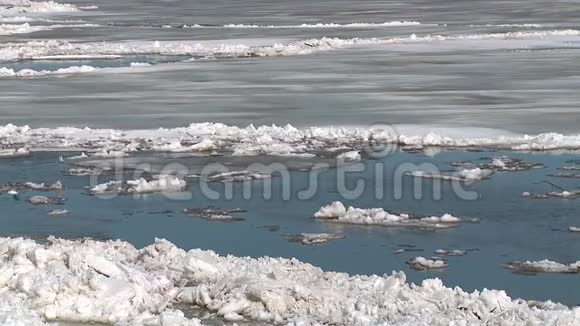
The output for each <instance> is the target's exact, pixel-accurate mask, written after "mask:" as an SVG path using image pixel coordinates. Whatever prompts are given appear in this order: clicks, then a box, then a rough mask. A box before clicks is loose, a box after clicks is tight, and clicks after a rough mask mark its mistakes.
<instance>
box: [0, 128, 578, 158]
mask: <svg viewBox="0 0 580 326" xmlns="http://www.w3.org/2000/svg"><path fill="white" fill-rule="evenodd" d="M184 142H186V143H190V144H192V145H188V146H185V147H184V145H183V143H184ZM368 144H399V145H415V146H440V147H495V148H508V149H513V150H556V149H578V148H580V135H562V134H554V133H550V134H540V135H536V136H528V135H523V136H509V137H508V136H497V137H495V138H471V137H469V135H468V134H465V135H463V136H455V137H449V136H444V135H441V134H436V133H434V132H432V131H430V130H429V129H424V130H415V131H413V134H407V135H405V134H399V135H397V134H392V133H390V132H385V131H384V130H383V129H374V128H338V127H310V128H302V129H298V128H295V127H293V126H291V125H286V126H284V127H278V126H260V127H255V126H253V125H250V126H248V127H246V128H240V127H235V126H228V125H224V124H220V123H194V124H191V125H189V126H188V127H184V128H173V129H163V128H160V129H157V130H114V129H90V128H73V127H61V128H52V129H50V128H37V129H34V128H30V127H28V126H15V125H12V124H8V125H5V126H0V145H4V146H12V147H16V146H20V147H24V146H30V147H31V148H34V149H43V148H45V149H46V148H62V149H66V148H75V149H76V148H87V149H93V150H95V149H98V150H99V151H100V152H104V153H109V152H110V151H113V152H121V153H123V152H125V151H126V152H134V151H137V150H154V151H177V152H183V151H199V150H208V149H210V148H211V149H228V150H231V151H233V152H234V154H236V155H256V154H257V153H267V154H277V155H289V154H294V155H295V154H304V153H307V152H309V151H315V152H318V151H325V150H326V149H332V148H336V147H339V146H342V147H347V148H360V147H363V146H364V145H368ZM349 155H350V154H349Z"/></svg>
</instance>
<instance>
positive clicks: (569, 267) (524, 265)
mask: <svg viewBox="0 0 580 326" xmlns="http://www.w3.org/2000/svg"><path fill="white" fill-rule="evenodd" d="M507 267H508V268H510V269H512V270H513V271H515V272H520V273H578V272H580V261H577V262H575V263H570V264H563V263H558V262H555V261H551V260H548V259H544V260H540V261H525V262H517V261H516V262H511V263H509V264H508V265H507Z"/></svg>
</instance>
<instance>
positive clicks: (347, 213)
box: [314, 201, 478, 228]
mask: <svg viewBox="0 0 580 326" xmlns="http://www.w3.org/2000/svg"><path fill="white" fill-rule="evenodd" d="M314 217H315V218H316V219H318V220H320V221H328V222H333V223H344V224H361V225H379V226H387V227H419V228H449V227H454V226H457V225H459V224H460V223H474V222H477V221H478V220H476V219H461V218H458V217H455V216H452V215H450V214H444V215H442V216H430V217H423V218H412V217H411V216H410V215H408V214H400V215H398V214H391V213H389V212H386V211H385V210H383V209H382V208H371V209H361V208H354V207H349V208H348V209H347V208H346V207H345V206H344V204H342V203H341V202H339V201H336V202H333V203H332V204H330V205H328V206H323V207H321V208H320V210H318V212H316V213H315V214H314Z"/></svg>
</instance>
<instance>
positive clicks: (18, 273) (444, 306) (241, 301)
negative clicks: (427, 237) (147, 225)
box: [0, 238, 580, 326]
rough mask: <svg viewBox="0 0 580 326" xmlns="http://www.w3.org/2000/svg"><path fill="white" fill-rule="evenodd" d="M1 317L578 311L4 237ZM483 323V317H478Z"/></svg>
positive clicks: (539, 316) (307, 317)
mask: <svg viewBox="0 0 580 326" xmlns="http://www.w3.org/2000/svg"><path fill="white" fill-rule="evenodd" d="M0 252H2V253H3V255H2V256H1V257H2V258H1V259H2V268H1V269H0V289H1V291H0V303H2V304H0V307H1V308H0V318H3V317H4V316H9V318H12V320H14V319H16V320H22V321H23V323H25V324H26V325H43V322H46V321H47V320H58V321H71V322H83V323H89V322H98V323H105V324H110V323H116V324H122V323H125V324H132V325H136V324H147V325H172V326H173V325H197V324H198V322H199V321H196V320H193V321H188V320H186V319H185V318H184V317H183V314H182V313H180V311H177V310H175V307H174V306H173V305H172V304H173V302H177V303H180V304H194V305H198V306H200V307H202V308H205V309H208V310H209V311H211V312H213V313H215V314H217V315H218V316H220V317H223V318H225V319H227V320H230V321H238V320H241V319H245V320H250V321H260V322H263V323H266V324H290V325H315V324H331V325H349V326H371V325H372V326H374V325H387V324H388V325H449V324H474V325H475V324H480V323H481V320H485V321H487V323H490V324H506V325H507V324H509V325H526V324H541V325H555V324H560V325H562V324H567V325H574V324H578V323H579V322H580V308H576V309H570V308H567V307H565V306H564V305H559V304H554V303H543V304H539V305H532V304H528V303H527V302H526V301H524V300H512V299H511V298H510V297H508V296H507V294H506V293H505V292H503V291H495V290H483V291H481V292H474V293H467V292H464V291H463V290H462V289H460V288H458V287H455V288H448V287H445V286H444V285H443V283H442V282H441V281H440V280H438V279H429V280H425V281H423V282H422V283H421V284H420V285H413V284H408V283H407V282H406V277H405V274H404V273H402V272H399V273H393V274H392V275H383V276H376V275H373V276H362V275H352V276H351V275H348V274H343V273H333V272H323V271H322V270H321V269H320V268H317V267H314V266H312V265H309V264H305V263H302V262H300V261H297V260H296V259H282V258H259V259H253V258H247V257H246V258H241V257H234V256H219V255H217V254H215V253H213V252H211V251H202V250H191V251H189V252H186V251H183V250H181V249H179V248H177V247H175V246H174V245H173V244H171V243H169V242H167V241H164V240H157V241H156V242H155V244H153V245H150V246H148V247H146V248H144V249H141V250H137V249H135V248H134V247H132V246H131V245H130V244H128V243H126V242H121V241H108V242H97V241H92V240H84V241H66V240H60V239H55V238H50V239H49V243H48V244H46V245H41V244H37V243H35V242H34V241H32V240H23V239H1V240H0ZM480 319H481V320H480Z"/></svg>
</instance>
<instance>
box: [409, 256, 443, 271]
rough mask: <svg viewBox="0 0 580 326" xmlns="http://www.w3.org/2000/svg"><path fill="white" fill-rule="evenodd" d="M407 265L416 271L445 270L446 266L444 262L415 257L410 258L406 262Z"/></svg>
mask: <svg viewBox="0 0 580 326" xmlns="http://www.w3.org/2000/svg"><path fill="white" fill-rule="evenodd" d="M407 264H408V265H409V266H411V268H413V269H416V270H420V271H423V270H430V269H443V268H446V267H447V266H448V265H447V263H446V262H445V261H444V260H441V259H428V258H424V257H415V258H411V259H409V260H408V261H407Z"/></svg>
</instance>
